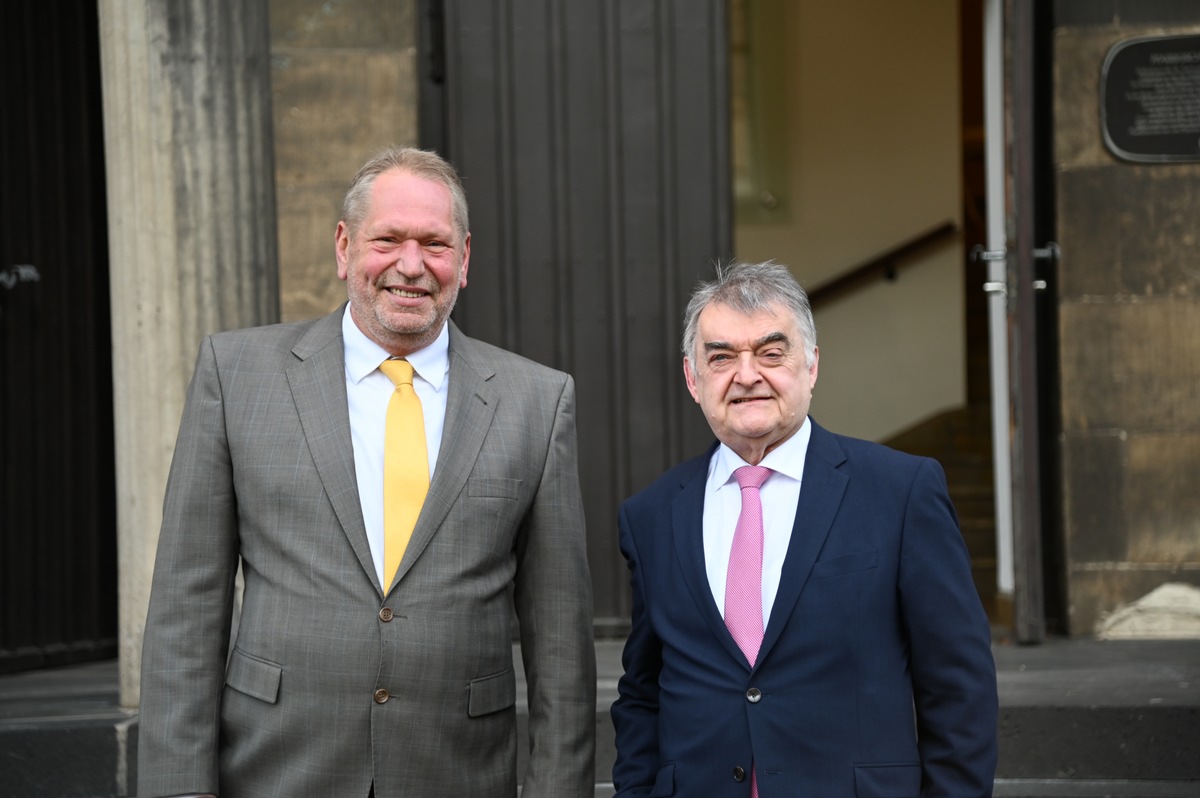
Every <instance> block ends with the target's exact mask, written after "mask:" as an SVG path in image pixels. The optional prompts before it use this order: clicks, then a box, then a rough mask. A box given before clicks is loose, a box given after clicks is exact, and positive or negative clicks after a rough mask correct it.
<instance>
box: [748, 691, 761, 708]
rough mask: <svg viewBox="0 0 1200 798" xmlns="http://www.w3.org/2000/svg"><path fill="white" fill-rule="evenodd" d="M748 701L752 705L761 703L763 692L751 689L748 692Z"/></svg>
mask: <svg viewBox="0 0 1200 798" xmlns="http://www.w3.org/2000/svg"><path fill="white" fill-rule="evenodd" d="M746 700H747V701H749V702H750V703H751V704H757V703H758V702H759V701H762V691H761V690H759V689H758V688H757V687H751V688H750V689H749V690H747V691H746Z"/></svg>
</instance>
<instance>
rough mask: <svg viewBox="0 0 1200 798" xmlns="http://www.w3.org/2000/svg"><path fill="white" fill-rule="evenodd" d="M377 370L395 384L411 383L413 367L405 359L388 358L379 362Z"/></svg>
mask: <svg viewBox="0 0 1200 798" xmlns="http://www.w3.org/2000/svg"><path fill="white" fill-rule="evenodd" d="M379 370H380V371H382V372H383V373H384V374H386V375H387V376H388V379H390V380H391V381H392V382H394V383H396V385H412V381H413V367H412V363H409V362H408V361H407V360H398V359H396V358H389V359H387V360H385V361H383V362H382V363H380V364H379Z"/></svg>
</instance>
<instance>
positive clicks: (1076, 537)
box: [1062, 430, 1126, 562]
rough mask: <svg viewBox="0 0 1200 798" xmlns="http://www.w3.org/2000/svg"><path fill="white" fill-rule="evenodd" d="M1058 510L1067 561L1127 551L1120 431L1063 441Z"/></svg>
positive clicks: (1109, 558)
mask: <svg viewBox="0 0 1200 798" xmlns="http://www.w3.org/2000/svg"><path fill="white" fill-rule="evenodd" d="M1062 469H1063V483H1062V484H1063V516H1064V521H1065V524H1064V526H1065V531H1066V547H1067V558H1068V560H1069V561H1070V562H1111V561H1116V560H1121V559H1123V558H1124V557H1125V552H1126V542H1125V534H1126V526H1125V522H1126V513H1125V435H1124V433H1122V432H1117V431H1111V430H1110V431H1106V432H1100V433H1094V434H1089V435H1068V436H1066V437H1065V439H1064V441H1063V450H1062Z"/></svg>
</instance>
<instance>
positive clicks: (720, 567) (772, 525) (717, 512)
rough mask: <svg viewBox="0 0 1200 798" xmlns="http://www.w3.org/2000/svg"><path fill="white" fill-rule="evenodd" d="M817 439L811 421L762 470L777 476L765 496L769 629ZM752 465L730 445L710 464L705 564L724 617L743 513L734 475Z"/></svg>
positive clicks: (766, 616) (764, 585)
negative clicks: (727, 581)
mask: <svg viewBox="0 0 1200 798" xmlns="http://www.w3.org/2000/svg"><path fill="white" fill-rule="evenodd" d="M811 437H812V423H811V422H810V421H809V420H808V419H807V418H805V419H804V423H803V424H802V425H801V426H800V429H798V430H796V434H794V435H793V436H792V437H790V438H788V439H787V440H786V441H784V442H783V443H781V444H779V446H778V447H777V448H775V449H774V450H772V451H771V453H770V454H768V455H767V456H766V457H764V458H763V460H762V462H761V463H759V465H761V466H764V467H766V468H769V469H771V470H772V471H773V472H774V473H772V474H771V475H770V476H769V477H768V478H767V481H766V482H765V483H763V486H762V488H761V489H760V490H759V495H760V496H761V497H762V508H763V574H762V601H763V628H764V629H765V628H766V626H767V623H768V621H769V620H770V618H771V607H772V606H774V604H775V594H776V593H778V592H779V578H780V575H781V574H782V572H783V560H784V557H786V556H787V550H788V543H790V542H791V539H792V525H793V524H794V523H795V521H796V505H797V503H798V502H799V501H800V480H801V477H802V476H803V475H804V458H805V455H806V454H807V453H808V441H809V438H811ZM744 465H750V464H749V463H747V462H746V461H745V460H743V459H742V458H741V457H738V455H737V454H735V453H734V451H733V450H732V449H730V448H729V447H728V446H726V445H725V444H723V443H722V444H721V445H720V446H718V447H717V451H716V452H715V453H714V454H713V456H712V459H711V460H709V463H708V481H707V482H706V483H705V486H704V564H705V570H706V571H707V572H708V584H709V587H710V588H711V589H712V594H713V598H714V599H715V600H716V602H717V609H718V610H719V611H720V612H721V616H722V617H724V616H725V577H726V574H727V572H728V570H729V552H730V551H731V550H732V549H733V532H734V530H735V529H736V528H737V520H738V515H739V514H740V513H741V510H742V492H741V489H740V488H739V487H738V484H737V480H736V479H734V477H733V472H734V471H735V470H736V469H738V468H741V467H742V466H744Z"/></svg>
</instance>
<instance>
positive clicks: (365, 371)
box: [342, 305, 450, 391]
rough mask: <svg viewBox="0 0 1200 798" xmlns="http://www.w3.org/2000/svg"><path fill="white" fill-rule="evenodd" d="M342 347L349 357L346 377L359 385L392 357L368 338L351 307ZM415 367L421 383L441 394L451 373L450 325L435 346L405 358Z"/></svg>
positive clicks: (344, 321)
mask: <svg viewBox="0 0 1200 798" xmlns="http://www.w3.org/2000/svg"><path fill="white" fill-rule="evenodd" d="M342 345H343V347H344V349H345V353H346V375H347V376H348V377H349V378H350V379H351V380H353V381H354V382H355V383H359V382H362V381H363V380H364V379H366V377H367V375H369V374H370V373H371V372H373V371H375V370H376V369H377V368H379V364H380V363H382V362H383V361H385V360H387V359H388V358H389V357H391V355H390V354H389V353H388V351H387V350H386V349H384V348H383V347H382V346H380V345H379V344H377V343H375V342H374V341H372V340H371V339H370V338H368V337H367V336H366V333H364V332H363V331H362V330H360V329H359V328H358V325H357V324H355V323H354V319H353V318H351V316H350V306H349V305H346V310H345V312H344V313H343V314H342ZM404 359H405V360H407V361H408V362H409V363H412V367H413V371H415V372H416V373H417V375H418V376H420V378H421V379H423V380H425V382H427V383H429V384H430V385H431V386H433V389H434V390H435V391H441V390H442V386H443V385H445V382H446V374H447V373H448V372H449V371H450V325H449V324H443V325H442V331H441V332H440V333H438V337H437V338H435V339H434V341H433V343H431V344H430V345H429V346H427V347H425V348H424V349H418V350H417V351H416V352H413V353H412V354H410V355H408V356H407V357H405V358H404Z"/></svg>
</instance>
